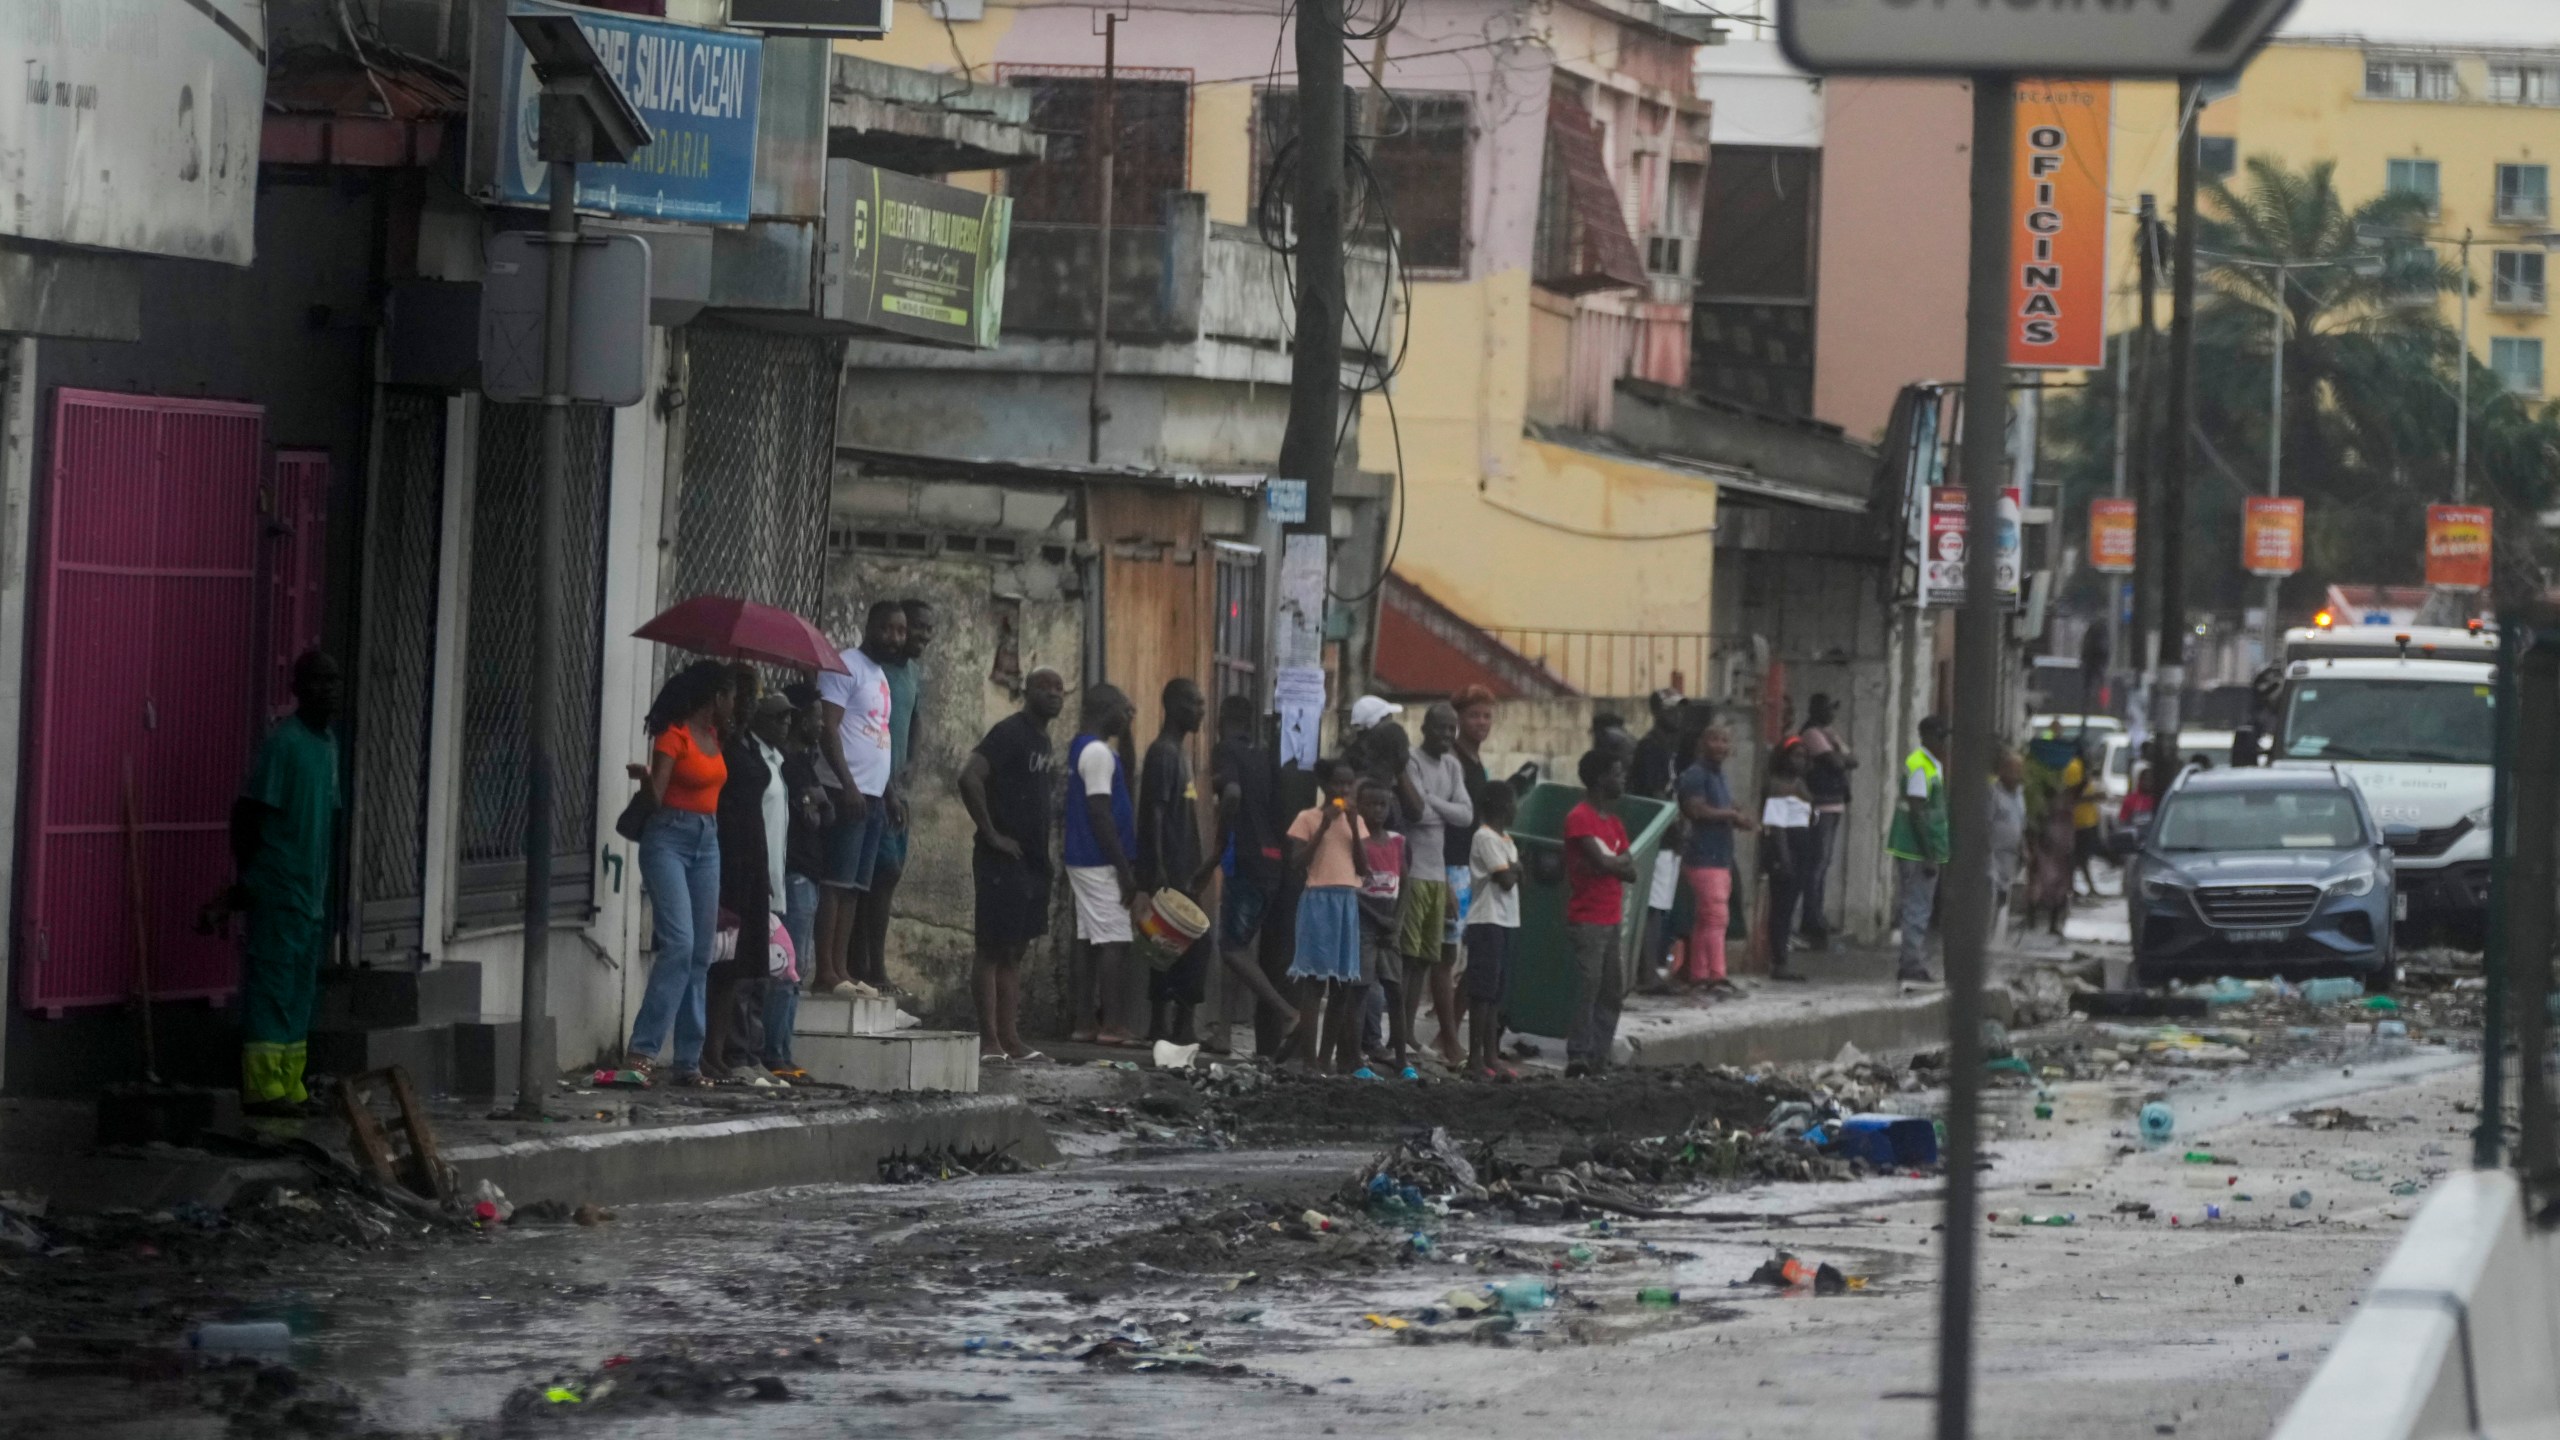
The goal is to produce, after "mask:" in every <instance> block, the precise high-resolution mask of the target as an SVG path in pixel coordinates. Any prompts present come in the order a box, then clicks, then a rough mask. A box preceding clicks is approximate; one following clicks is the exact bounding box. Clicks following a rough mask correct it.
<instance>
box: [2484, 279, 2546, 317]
mask: <svg viewBox="0 0 2560 1440" xmlns="http://www.w3.org/2000/svg"><path fill="white" fill-rule="evenodd" d="M2489 308H2490V309H2492V310H2520V311H2527V312H2531V313H2536V314H2538V313H2540V312H2541V311H2543V310H2545V309H2547V308H2549V306H2548V305H2547V303H2546V296H2545V291H2544V287H2543V285H2542V284H2541V282H2539V281H2534V282H2527V281H2522V280H2500V281H2498V282H2496V283H2495V284H2493V285H2491V286H2490V287H2489Z"/></svg>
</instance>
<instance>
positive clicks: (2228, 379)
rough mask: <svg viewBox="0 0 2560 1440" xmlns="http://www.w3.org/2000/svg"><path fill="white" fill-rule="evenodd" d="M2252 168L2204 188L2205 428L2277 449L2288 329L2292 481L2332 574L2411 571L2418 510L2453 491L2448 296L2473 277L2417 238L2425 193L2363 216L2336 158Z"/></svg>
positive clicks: (2238, 442)
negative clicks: (2280, 336)
mask: <svg viewBox="0 0 2560 1440" xmlns="http://www.w3.org/2000/svg"><path fill="white" fill-rule="evenodd" d="M2246 168H2247V176H2248V179H2247V184H2246V185H2245V186H2234V185H2232V184H2230V183H2228V182H2226V181H2221V180H2216V181H2214V182H2213V183H2212V184H2211V185H2210V186H2208V187H2207V189H2206V191H2205V195H2204V206H2203V209H2204V212H2205V213H2204V214H2203V215H2202V216H2201V217H2200V224H2199V228H2198V233H2197V249H2198V254H2199V257H2200V260H2201V263H2200V264H2199V266H2198V270H2197V281H2198V284H2199V286H2200V288H2202V289H2204V291H2205V292H2206V294H2205V297H2204V299H2203V300H2202V301H2201V303H2200V305H2199V313H2198V317H2197V329H2198V334H2197V340H2198V350H2199V352H2200V353H2199V365H2198V369H2199V372H2200V378H2203V379H2204V380H2205V381H2206V383H2205V384H2204V385H2202V386H2200V387H2199V388H2200V391H2201V396H2202V403H2201V404H2200V405H2199V419H2200V421H2201V423H2202V424H2203V427H2204V429H2205V430H2206V432H2207V434H2209V435H2214V436H2216V437H2217V438H2220V439H2221V440H2222V441H2223V446H2222V448H2223V450H2224V451H2225V453H2231V454H2237V453H2244V451H2243V447H2244V446H2246V445H2247V444H2248V442H2249V441H2251V440H2254V441H2255V442H2256V443H2255V446H2254V447H2250V448H2256V449H2258V452H2259V454H2260V455H2263V454H2264V453H2265V451H2264V448H2263V447H2264V445H2265V443H2266V440H2267V438H2268V429H2269V425H2268V421H2269V417H2268V412H2267V403H2266V398H2265V396H2266V388H2267V387H2266V376H2267V367H2268V364H2269V361H2270V358H2271V357H2270V353H2269V352H2270V351H2271V349H2272V347H2273V331H2274V326H2275V325H2276V324H2281V325H2282V326H2283V327H2284V337H2285V341H2284V375H2283V380H2282V384H2283V390H2284V454H2283V474H2282V477H2281V488H2282V490H2283V491H2284V493H2286V494H2289V495H2302V496H2305V497H2306V498H2308V499H2309V501H2310V504H2309V506H2308V510H2309V516H2308V519H2309V525H2310V531H2311V533H2310V534H2309V535H2308V536H2307V537H2306V538H2307V540H2308V541H2309V545H2310V549H2311V550H2312V552H2313V556H2314V558H2315V561H2316V562H2317V563H2316V565H2315V566H2314V567H2313V568H2314V569H2316V570H2317V571H2319V572H2323V573H2324V574H2325V576H2326V577H2328V578H2343V577H2346V576H2358V575H2363V574H2370V575H2373V576H2374V577H2375V578H2381V577H2382V576H2383V575H2387V574H2393V573H2397V572H2400V571H2404V570H2406V569H2408V568H2409V566H2410V564H2411V558H2412V557H2414V556H2415V555H2416V554H2417V553H2418V551H2417V545H2418V543H2419V535H2420V531H2419V528H2418V524H2419V516H2420V515H2421V514H2422V512H2421V511H2420V510H2419V509H2418V508H2417V506H2418V503H2420V501H2421V498H2422V497H2435V496H2441V495H2443V494H2445V493H2446V491H2447V490H2448V489H2449V481H2450V477H2451V462H2450V449H2451V436H2452V430H2453V420H2454V415H2453V404H2452V394H2451V387H2450V386H2449V385H2448V384H2447V383H2446V381H2445V376H2446V373H2447V372H2448V371H2449V370H2450V368H2451V365H2452V363H2453V359H2454V351H2455V349H2456V342H2455V339H2454V336H2453V334H2452V332H2451V331H2450V329H2449V328H2448V327H2447V326H2446V325H2445V323H2444V320H2443V317H2442V315H2441V313H2440V311H2439V309H2438V307H2437V303H2436V302H2437V297H2438V296H2440V295H2441V294H2443V293H2444V292H2445V291H2448V290H2451V289H2453V288H2454V287H2455V286H2456V285H2458V284H2460V283H2461V277H2460V275H2459V274H2458V273H2456V272H2455V271H2454V270H2453V268H2452V267H2450V266H2448V265H2445V264H2443V263H2441V262H2440V261H2439V260H2438V259H2437V257H2436V255H2435V253H2434V252H2433V251H2432V250H2431V249H2430V248H2428V247H2427V246H2426V245H2424V244H2422V243H2418V242H2417V241H2416V240H2415V239H2414V237H2415V236H2416V235H2417V234H2419V233H2421V232H2422V231H2423V228H2424V226H2425V223H2426V202H2425V201H2424V199H2422V198H2421V197H2419V196H2415V195H2408V194H2385V195H2382V196H2379V197H2377V198H2375V199H2372V200H2368V201H2366V202H2364V203H2363V204H2361V205H2358V206H2355V207H2353V208H2352V209H2351V208H2349V207H2348V206H2347V205H2346V203H2345V201H2344V200H2343V198H2342V197H2341V196H2340V195H2339V194H2338V190H2337V185H2336V176H2335V171H2336V166H2335V164H2334V162H2331V161H2326V160H2323V161H2317V162H2314V163H2313V164H2311V165H2310V166H2308V167H2306V168H2305V169H2303V170H2300V171H2296V170H2292V169H2289V168H2287V167H2286V166H2285V164H2284V163H2283V162H2282V161H2280V160H2277V159H2274V158H2272V157H2268V156H2252V157H2251V158H2250V159H2249V161H2248V164H2247V167H2246ZM2395 235H2408V236H2411V237H2413V238H2411V239H2410V240H2407V241H2404V242H2399V243H2393V242H2391V240H2390V239H2389V237H2392V236H2395ZM2217 371H2218V372H2219V373H2218V374H2216V373H2213V372H2217ZM2256 473H2258V474H2263V473H2264V467H2263V464H2262V465H2261V466H2260V467H2259V468H2258V471H2257V472H2256ZM2191 503H2192V501H2191ZM2234 508H2236V506H2235V507H2234ZM2377 520H2380V521H2382V523H2376V521H2377ZM2394 522H2397V523H2394ZM2377 567H2378V568H2377ZM2308 578H2309V577H2308V576H2306V579H2308Z"/></svg>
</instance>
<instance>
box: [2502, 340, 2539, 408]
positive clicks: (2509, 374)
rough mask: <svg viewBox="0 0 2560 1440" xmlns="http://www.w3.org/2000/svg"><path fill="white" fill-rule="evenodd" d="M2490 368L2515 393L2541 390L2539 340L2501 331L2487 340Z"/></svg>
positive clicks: (2532, 393)
mask: <svg viewBox="0 0 2560 1440" xmlns="http://www.w3.org/2000/svg"><path fill="white" fill-rule="evenodd" d="M2489 368H2490V369H2492V370H2495V371H2497V372H2498V378H2499V379H2501V380H2503V381H2505V382H2506V385H2507V389H2508V390H2509V391H2510V392H2512V393H2514V394H2517V395H2539V394H2541V393H2542V342H2541V341H2539V340H2525V339H2517V338H2514V337H2511V336H2505V335H2501V336H2498V337H2497V338H2496V339H2493V340H2491V341H2490V342H2489Z"/></svg>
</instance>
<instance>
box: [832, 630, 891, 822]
mask: <svg viewBox="0 0 2560 1440" xmlns="http://www.w3.org/2000/svg"><path fill="white" fill-rule="evenodd" d="M844 668H845V669H847V670H848V671H851V672H852V673H851V674H847V675H838V674H836V673H835V672H834V671H832V670H830V671H825V672H822V673H821V674H820V675H819V676H818V698H819V699H821V700H824V701H825V702H827V703H828V704H830V705H835V706H840V707H842V708H843V710H844V725H843V727H842V728H841V729H840V730H839V731H838V732H837V735H838V738H839V739H841V740H842V741H843V742H844V763H845V768H846V769H848V770H851V771H852V772H853V788H855V789H856V790H859V791H861V792H862V793H863V794H865V795H879V794H882V793H884V792H885V791H887V790H888V788H889V677H888V675H887V674H886V673H884V672H883V671H882V670H881V669H880V667H879V666H878V665H876V664H874V663H872V659H871V657H870V656H868V655H865V654H863V653H862V649H861V647H860V646H856V647H854V648H853V649H850V650H847V651H845V652H844Z"/></svg>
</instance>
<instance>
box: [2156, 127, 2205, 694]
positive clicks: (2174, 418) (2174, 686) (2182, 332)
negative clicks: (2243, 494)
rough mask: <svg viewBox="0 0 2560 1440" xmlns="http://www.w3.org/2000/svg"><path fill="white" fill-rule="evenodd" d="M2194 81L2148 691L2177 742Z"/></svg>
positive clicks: (2192, 320)
mask: <svg viewBox="0 0 2560 1440" xmlns="http://www.w3.org/2000/svg"><path fill="white" fill-rule="evenodd" d="M2199 108H2200V104H2199V100H2198V96H2197V82H2196V81H2194V80H2181V81H2179V82H2178V229H2177V234H2176V236H2175V239H2174V242H2173V243H2175V245H2176V246H2177V250H2176V253H2175V254H2173V255H2172V256H2171V257H2170V261H2169V267H2170V268H2169V435H2168V441H2167V444H2168V447H2169V448H2168V456H2167V460H2168V463H2167V464H2166V465H2163V466H2162V467H2161V472H2160V543H2159V549H2158V552H2157V553H2158V554H2159V556H2160V669H2159V672H2158V676H2157V678H2156V679H2155V680H2154V682H2153V685H2152V697H2151V712H2150V714H2151V732H2152V733H2153V734H2155V735H2165V736H2167V737H2169V741H2170V743H2171V744H2175V743H2176V742H2177V736H2178V706H2179V702H2180V699H2181V695H2182V692H2184V691H2185V689H2186V686H2187V607H2186V586H2187V569H2186V561H2187V557H2186V542H2185V532H2186V528H2187V476H2188V471H2189V469H2190V465H2189V462H2190V461H2191V460H2192V458H2193V457H2194V455H2195V441H2194V432H2195V428H2196V364H2195V361H2196V166H2197V162H2198V160H2199V159H2200V158H2201V157H2200V156H2199V155H2198V154H2197V151H2198V148H2199V147H2198V145H2197V140H2196V132H2197V130H2198V128H2199V127H2198V126H2197V124H2196V111H2197V110H2198V109H2199Z"/></svg>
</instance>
